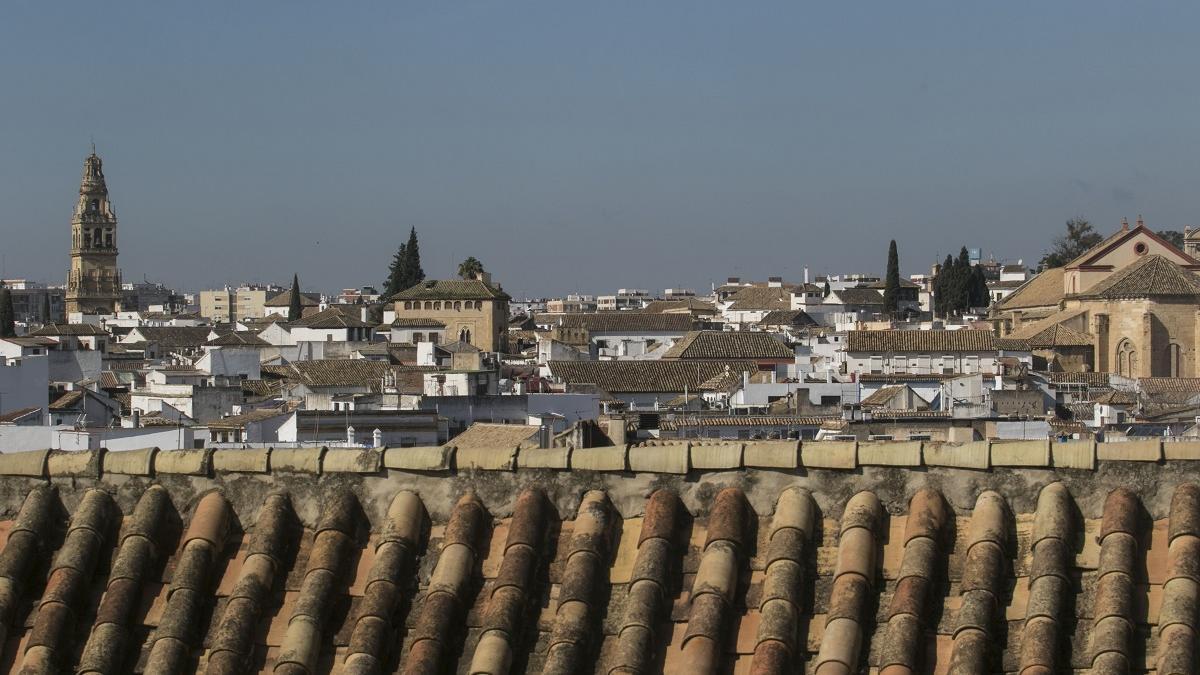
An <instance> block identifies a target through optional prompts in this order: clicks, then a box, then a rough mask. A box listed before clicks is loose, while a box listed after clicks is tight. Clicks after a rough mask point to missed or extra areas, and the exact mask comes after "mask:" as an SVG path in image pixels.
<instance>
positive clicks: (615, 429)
mask: <svg viewBox="0 0 1200 675" xmlns="http://www.w3.org/2000/svg"><path fill="white" fill-rule="evenodd" d="M608 437H609V439H610V440H612V443H613V445H617V446H621V445H625V418H623V417H615V418H612V419H610V420H608Z"/></svg>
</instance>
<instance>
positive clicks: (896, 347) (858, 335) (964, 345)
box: [846, 328, 996, 352]
mask: <svg viewBox="0 0 1200 675" xmlns="http://www.w3.org/2000/svg"><path fill="white" fill-rule="evenodd" d="M994 349H996V335H995V334H994V333H992V331H990V330H977V329H971V328H964V329H962V330H852V331H850V332H849V333H848V334H847V336H846V351H848V352H986V351H992V350H994Z"/></svg>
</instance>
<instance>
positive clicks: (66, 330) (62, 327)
mask: <svg viewBox="0 0 1200 675" xmlns="http://www.w3.org/2000/svg"><path fill="white" fill-rule="evenodd" d="M29 334H30V335H45V336H50V337H54V336H60V335H76V336H84V335H108V331H106V330H104V328H102V327H100V326H96V325H93V324H90V323H51V324H46V325H45V326H42V327H41V328H39V329H37V330H35V331H33V332H31V333H29Z"/></svg>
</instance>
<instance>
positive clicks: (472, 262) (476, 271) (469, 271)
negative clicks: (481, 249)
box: [458, 256, 483, 279]
mask: <svg viewBox="0 0 1200 675" xmlns="http://www.w3.org/2000/svg"><path fill="white" fill-rule="evenodd" d="M482 273H483V263H481V262H479V260H477V259H476V258H475V256H471V257H469V258H467V259H466V260H464V261H462V262H461V263H459V264H458V276H459V277H461V278H463V279H474V278H475V277H477V276H479V275H480V274H482Z"/></svg>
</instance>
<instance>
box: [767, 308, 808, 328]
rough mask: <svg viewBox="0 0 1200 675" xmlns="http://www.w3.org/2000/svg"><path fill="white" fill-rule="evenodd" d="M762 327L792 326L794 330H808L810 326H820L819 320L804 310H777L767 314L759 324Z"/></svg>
mask: <svg viewBox="0 0 1200 675" xmlns="http://www.w3.org/2000/svg"><path fill="white" fill-rule="evenodd" d="M758 325H760V326H791V327H793V328H806V327H808V326H817V325H820V324H819V323H817V320H816V319H814V318H812V317H811V316H809V315H808V312H806V311H804V310H802V309H777V310H774V311H771V312H767V314H766V316H764V317H763V318H762V320H760V321H759V322H758Z"/></svg>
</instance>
